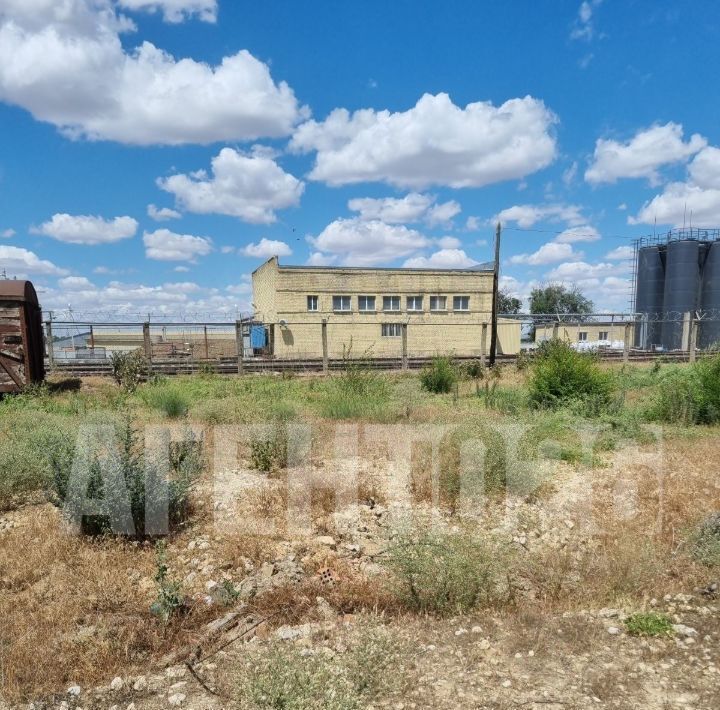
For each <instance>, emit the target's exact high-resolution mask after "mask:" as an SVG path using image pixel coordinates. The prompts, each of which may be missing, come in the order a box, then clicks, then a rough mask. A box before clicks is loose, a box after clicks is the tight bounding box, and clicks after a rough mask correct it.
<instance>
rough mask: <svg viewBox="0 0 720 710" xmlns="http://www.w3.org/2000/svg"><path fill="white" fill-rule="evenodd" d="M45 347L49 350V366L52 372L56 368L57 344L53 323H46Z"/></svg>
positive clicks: (49, 321)
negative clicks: (54, 337)
mask: <svg viewBox="0 0 720 710" xmlns="http://www.w3.org/2000/svg"><path fill="white" fill-rule="evenodd" d="M45 347H46V348H47V354H48V364H49V365H50V369H51V370H52V369H53V368H54V367H55V343H54V342H53V333H52V321H51V320H48V321H45Z"/></svg>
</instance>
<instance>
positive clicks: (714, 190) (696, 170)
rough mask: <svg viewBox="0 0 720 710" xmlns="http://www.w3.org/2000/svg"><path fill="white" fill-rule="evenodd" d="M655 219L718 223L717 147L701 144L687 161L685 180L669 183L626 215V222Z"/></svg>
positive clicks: (673, 222) (698, 224)
mask: <svg viewBox="0 0 720 710" xmlns="http://www.w3.org/2000/svg"><path fill="white" fill-rule="evenodd" d="M656 221H657V223H658V224H669V225H673V226H676V227H679V226H682V225H685V224H690V223H692V225H693V226H695V227H714V226H717V225H718V224H719V223H720V149H718V148H715V147H712V146H708V147H707V148H704V149H703V150H702V151H700V152H699V153H698V154H697V155H696V156H695V158H694V159H693V161H692V162H691V163H690V165H689V167H688V176H687V180H686V181H685V182H674V183H670V184H669V185H668V186H667V187H666V188H665V189H664V190H663V192H662V193H660V194H659V195H656V196H655V197H654V198H653V199H652V200H650V201H649V202H646V203H645V204H644V205H643V206H642V207H641V209H640V211H639V212H638V214H637V215H636V216H635V217H633V216H630V217H628V222H629V223H630V224H654V223H655V222H656Z"/></svg>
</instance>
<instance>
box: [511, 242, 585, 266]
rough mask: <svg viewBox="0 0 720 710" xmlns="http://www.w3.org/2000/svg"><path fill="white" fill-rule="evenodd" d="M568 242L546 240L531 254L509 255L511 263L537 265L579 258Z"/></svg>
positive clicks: (579, 255)
mask: <svg viewBox="0 0 720 710" xmlns="http://www.w3.org/2000/svg"><path fill="white" fill-rule="evenodd" d="M581 256H582V254H577V253H576V252H575V251H574V250H573V248H572V246H571V245H570V244H557V243H556V242H548V243H547V244H543V245H542V246H541V247H540V248H539V249H538V250H537V251H536V252H533V253H532V254H516V255H515V256H511V257H510V263H511V264H527V265H528V266H539V265H541V264H552V263H554V262H557V261H562V260H563V259H572V258H580V257H581Z"/></svg>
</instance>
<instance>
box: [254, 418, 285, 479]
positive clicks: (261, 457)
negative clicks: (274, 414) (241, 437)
mask: <svg viewBox="0 0 720 710" xmlns="http://www.w3.org/2000/svg"><path fill="white" fill-rule="evenodd" d="M287 463H288V431H287V422H286V420H285V419H283V418H281V417H278V418H276V419H275V421H273V422H271V423H270V424H268V425H267V427H266V431H265V432H263V434H262V435H260V436H257V437H255V438H253V439H251V441H250V468H254V469H255V470H256V471H263V472H264V473H271V472H273V471H277V470H278V469H282V468H286V467H287Z"/></svg>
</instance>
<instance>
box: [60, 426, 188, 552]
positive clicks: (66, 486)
mask: <svg viewBox="0 0 720 710" xmlns="http://www.w3.org/2000/svg"><path fill="white" fill-rule="evenodd" d="M115 431H116V443H117V450H116V451H115V452H104V453H106V454H109V455H108V456H107V458H104V459H101V458H100V457H99V456H98V454H97V452H95V454H94V455H93V457H92V459H91V460H90V462H89V471H88V476H87V479H86V484H87V490H86V491H81V492H80V493H81V494H83V495H81V496H80V498H81V499H80V500H78V499H76V497H75V495H74V493H75V491H73V490H72V488H71V484H72V481H73V478H72V476H73V475H74V474H76V471H75V470H74V462H75V457H76V453H77V452H76V451H75V448H74V446H72V443H71V442H70V440H69V439H66V440H65V441H64V442H62V444H61V445H60V446H57V447H55V448H53V449H51V450H49V451H48V452H47V456H48V461H49V464H50V468H51V469H52V475H53V494H54V496H53V498H54V502H55V504H56V505H57V506H58V507H63V508H64V511H65V513H66V515H68V517H69V518H70V519H71V520H72V521H74V522H78V523H80V528H81V531H82V532H83V533H85V534H89V535H100V534H105V533H109V532H118V531H117V530H113V525H112V520H113V519H114V518H117V517H118V516H120V515H121V514H122V511H123V510H124V509H125V505H127V504H129V513H130V516H131V521H127V522H131V523H132V529H128V530H123V534H126V535H128V536H130V537H138V538H143V537H146V536H147V533H146V520H145V517H146V511H149V510H153V509H157V508H158V507H159V506H162V505H163V504H164V502H165V500H164V499H165V495H166V497H167V508H168V522H169V524H170V525H171V526H173V525H177V524H178V523H180V522H182V520H184V519H185V518H186V517H187V513H188V503H189V493H190V486H191V484H192V483H193V481H194V480H195V479H196V478H197V477H198V476H199V474H200V472H201V470H202V457H201V445H200V442H199V441H197V440H196V439H195V438H194V436H193V435H192V434H189V435H188V436H186V438H185V439H184V440H183V441H181V442H174V443H172V444H171V445H170V453H169V459H170V477H169V479H168V478H166V477H165V476H164V475H163V467H162V464H161V462H160V461H154V460H152V459H148V458H147V456H146V453H145V451H144V448H143V446H142V442H141V441H140V437H139V435H138V432H137V430H136V429H135V427H134V426H133V423H132V420H131V419H130V418H126V419H125V421H124V422H123V423H121V424H117V425H116V426H115ZM104 467H105V468H104ZM148 481H155V482H157V483H158V485H153V486H152V488H147V486H146V483H147V482H148ZM165 486H166V487H167V492H165V490H164V487H165ZM126 495H127V497H128V498H129V500H126V499H125V496H126ZM85 496H87V498H88V499H93V500H95V501H96V503H97V509H98V512H97V514H95V515H86V514H84V510H83V509H82V507H81V506H82V505H83V503H85V501H84V500H82V499H83V498H85ZM151 496H152V497H151Z"/></svg>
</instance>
